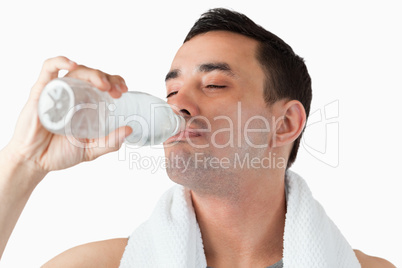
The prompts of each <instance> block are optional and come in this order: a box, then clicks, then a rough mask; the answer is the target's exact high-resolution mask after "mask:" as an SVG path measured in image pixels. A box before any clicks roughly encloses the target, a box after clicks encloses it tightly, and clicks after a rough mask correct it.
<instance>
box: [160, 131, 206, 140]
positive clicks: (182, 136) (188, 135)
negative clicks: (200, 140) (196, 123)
mask: <svg viewBox="0 0 402 268" xmlns="http://www.w3.org/2000/svg"><path fill="white" fill-rule="evenodd" d="M201 136H202V135H201V133H200V132H198V131H196V130H194V129H185V130H183V131H180V132H179V133H177V134H176V135H174V136H172V137H170V138H169V139H167V140H166V141H165V143H166V144H169V143H173V142H178V141H186V140H187V139H194V138H197V137H201Z"/></svg>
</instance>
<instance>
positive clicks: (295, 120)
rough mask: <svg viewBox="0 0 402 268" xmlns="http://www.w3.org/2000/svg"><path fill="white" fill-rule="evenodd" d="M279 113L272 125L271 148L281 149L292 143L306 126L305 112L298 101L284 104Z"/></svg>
mask: <svg viewBox="0 0 402 268" xmlns="http://www.w3.org/2000/svg"><path fill="white" fill-rule="evenodd" d="M281 111H282V112H281V115H280V116H279V117H278V118H276V120H275V123H274V131H275V132H274V136H273V139H272V147H281V146H284V145H287V144H291V143H292V142H294V141H295V140H296V139H297V138H298V137H299V136H300V133H301V132H302V131H303V128H304V125H305V124H306V111H305V110H304V106H303V104H301V103H300V102H299V101H297V100H291V101H288V102H285V103H284V104H283V107H282V109H281Z"/></svg>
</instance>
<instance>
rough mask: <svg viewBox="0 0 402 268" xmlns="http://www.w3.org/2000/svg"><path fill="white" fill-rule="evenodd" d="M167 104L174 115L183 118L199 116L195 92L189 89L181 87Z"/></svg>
mask: <svg viewBox="0 0 402 268" xmlns="http://www.w3.org/2000/svg"><path fill="white" fill-rule="evenodd" d="M168 103H169V104H170V105H171V106H172V108H173V110H174V111H175V112H176V113H178V114H180V115H182V116H183V117H192V116H197V115H199V114H200V109H199V101H198V100H197V96H196V92H195V90H193V89H191V88H184V87H182V88H181V89H180V90H179V91H178V92H177V93H176V94H175V95H174V96H172V97H170V98H169V100H168Z"/></svg>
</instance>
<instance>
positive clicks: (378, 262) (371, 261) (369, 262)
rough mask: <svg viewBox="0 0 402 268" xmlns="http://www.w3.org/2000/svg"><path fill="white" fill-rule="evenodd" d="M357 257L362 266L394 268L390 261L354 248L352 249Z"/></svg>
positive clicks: (365, 267) (364, 267) (363, 267)
mask: <svg viewBox="0 0 402 268" xmlns="http://www.w3.org/2000/svg"><path fill="white" fill-rule="evenodd" d="M354 252H355V254H356V257H357V259H358V260H359V262H360V265H361V266H362V268H377V267H378V268H395V267H396V266H395V265H393V264H392V263H390V262H389V261H387V260H384V259H381V258H378V257H373V256H369V255H366V254H364V253H363V252H361V251H360V250H357V249H355V250H354Z"/></svg>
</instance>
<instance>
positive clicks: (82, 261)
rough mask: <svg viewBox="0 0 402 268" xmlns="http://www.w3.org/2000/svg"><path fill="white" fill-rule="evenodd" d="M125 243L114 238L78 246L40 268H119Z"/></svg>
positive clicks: (125, 240) (120, 239)
mask: <svg viewBox="0 0 402 268" xmlns="http://www.w3.org/2000/svg"><path fill="white" fill-rule="evenodd" d="M127 241H128V238H116V239H110V240H104V241H98V242H92V243H88V244H84V245H80V246H77V247H74V248H71V249H69V250H67V251H65V252H63V253H61V254H59V255H57V256H56V257H54V258H53V259H51V260H50V261H48V262H47V263H45V264H44V265H43V266H42V268H52V267H58V268H59V267H60V268H69V267H78V268H79V267H119V265H120V260H121V258H122V256H123V252H124V249H125V247H126V245H127Z"/></svg>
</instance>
